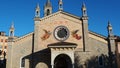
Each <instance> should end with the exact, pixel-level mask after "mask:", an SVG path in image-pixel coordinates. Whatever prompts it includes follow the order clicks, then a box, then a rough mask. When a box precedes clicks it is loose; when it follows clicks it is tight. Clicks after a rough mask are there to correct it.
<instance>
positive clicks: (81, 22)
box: [6, 0, 115, 68]
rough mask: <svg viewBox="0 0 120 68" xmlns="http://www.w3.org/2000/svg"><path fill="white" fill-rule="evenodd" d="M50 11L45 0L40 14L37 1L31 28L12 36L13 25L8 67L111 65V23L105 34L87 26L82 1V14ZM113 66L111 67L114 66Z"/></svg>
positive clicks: (96, 67)
mask: <svg viewBox="0 0 120 68" xmlns="http://www.w3.org/2000/svg"><path fill="white" fill-rule="evenodd" d="M58 6H59V8H58V11H57V12H55V13H52V9H53V7H52V4H51V2H50V0H47V2H46V4H45V6H44V17H42V18H40V7H39V4H38V5H37V7H36V9H35V17H34V31H33V32H31V33H29V34H26V35H24V36H22V37H19V38H16V39H15V38H14V27H13V28H11V29H10V37H9V40H8V56H7V63H6V65H7V66H6V67H7V68H110V67H111V66H112V63H115V62H114V61H113V58H114V54H115V42H114V35H113V32H112V26H111V24H110V23H108V26H107V30H108V37H105V36H103V35H100V34H97V33H95V32H92V31H89V30H88V16H87V8H86V6H85V4H83V5H82V8H81V13H82V15H81V16H79V17H78V16H75V15H72V14H70V13H67V12H65V11H64V10H63V1H62V0H59V2H58ZM113 68H114V67H113Z"/></svg>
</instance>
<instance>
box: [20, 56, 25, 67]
mask: <svg viewBox="0 0 120 68" xmlns="http://www.w3.org/2000/svg"><path fill="white" fill-rule="evenodd" d="M20 68H25V59H24V58H21V60H20Z"/></svg>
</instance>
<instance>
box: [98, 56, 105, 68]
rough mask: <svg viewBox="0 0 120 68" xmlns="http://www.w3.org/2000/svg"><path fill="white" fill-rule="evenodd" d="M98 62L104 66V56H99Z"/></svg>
mask: <svg viewBox="0 0 120 68" xmlns="http://www.w3.org/2000/svg"><path fill="white" fill-rule="evenodd" d="M98 64H99V66H100V67H103V66H104V59H103V56H99V57H98Z"/></svg>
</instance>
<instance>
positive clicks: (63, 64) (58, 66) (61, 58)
mask: <svg viewBox="0 0 120 68" xmlns="http://www.w3.org/2000/svg"><path fill="white" fill-rule="evenodd" d="M54 68H72V61H71V59H70V57H69V56H68V55H66V54H60V55H58V56H57V57H56V58H55V60H54Z"/></svg>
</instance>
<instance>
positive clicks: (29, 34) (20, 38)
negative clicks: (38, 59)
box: [15, 32, 34, 42]
mask: <svg viewBox="0 0 120 68" xmlns="http://www.w3.org/2000/svg"><path fill="white" fill-rule="evenodd" d="M33 34H34V32H31V33H28V34H26V35H24V36H22V37H19V38H17V39H15V42H17V41H20V40H22V39H24V38H26V37H29V36H31V35H33Z"/></svg>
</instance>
